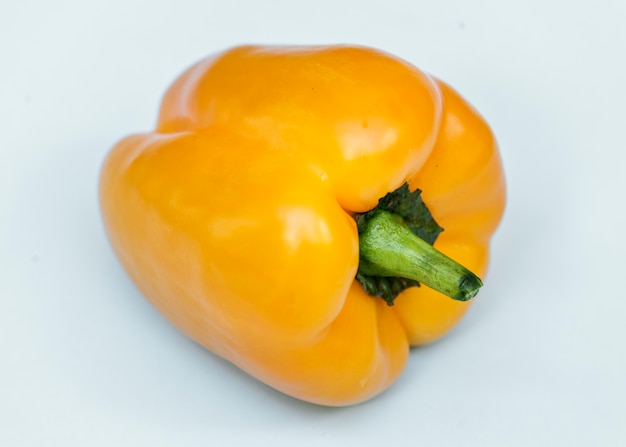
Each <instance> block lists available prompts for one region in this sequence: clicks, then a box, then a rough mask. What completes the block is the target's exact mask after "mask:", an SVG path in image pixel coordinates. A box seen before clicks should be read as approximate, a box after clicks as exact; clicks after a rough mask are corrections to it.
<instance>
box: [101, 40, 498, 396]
mask: <svg viewBox="0 0 626 447" xmlns="http://www.w3.org/2000/svg"><path fill="white" fill-rule="evenodd" d="M407 185H408V187H407ZM100 203H101V210H102V216H103V219H104V223H105V227H106V230H107V234H108V237H109V239H110V242H111V244H112V246H113V248H114V250H115V252H116V254H117V256H118V257H119V259H120V261H121V263H122V264H123V266H124V268H125V269H126V271H127V272H128V274H129V275H130V277H131V278H132V280H133V281H134V283H135V284H136V285H137V287H138V288H139V290H140V291H141V292H142V293H143V294H144V295H145V296H146V297H147V298H148V299H149V300H150V301H151V302H152V304H153V305H154V306H155V307H156V308H157V309H158V310H159V311H160V312H161V313H162V314H163V315H165V316H166V317H167V319H168V320H169V321H171V322H172V323H173V324H174V325H175V326H176V327H178V328H179V329H180V330H181V331H182V332H184V333H185V334H186V335H188V336H189V337H190V338H192V339H193V340H195V341H197V342H198V343H200V344H201V345H203V346H204V347H206V348H207V349H209V350H210V351H212V352H214V353H215V354H217V355H219V356H221V357H224V358H226V359H228V360H229V361H231V362H232V363H234V364H235V365H237V366H238V367H240V368H241V369H243V370H244V371H246V372H248V373H249V374H251V375H252V376H254V377H256V378H258V379H259V380H261V381H263V382H265V383H266V384H268V385H270V386H272V387H274V388H276V389H278V390H280V391H282V392H284V393H286V394H288V395H291V396H294V397H296V398H299V399H303V400H306V401H309V402H314V403H318V404H323V405H331V406H341V405H350V404H355V403H358V402H362V401H364V400H367V399H369V398H371V397H373V396H375V395H377V394H378V393H380V392H382V391H383V390H385V389H386V388H387V387H389V386H390V385H391V384H392V383H393V382H394V381H395V380H396V378H397V377H398V376H399V374H400V373H401V371H402V369H403V367H404V365H405V363H406V361H407V356H408V353H409V348H410V346H415V345H421V344H425V343H429V342H432V341H433V340H436V339H438V338H439V337H441V336H443V335H444V334H446V333H447V332H448V331H449V330H450V329H451V328H452V327H453V326H454V325H455V324H456V323H457V322H458V321H459V319H460V318H461V317H462V316H463V314H464V313H465V311H466V310H467V308H468V305H469V303H470V301H468V300H469V299H470V298H472V297H473V296H474V295H475V294H476V292H477V291H478V288H479V287H480V285H481V281H480V279H479V278H478V277H477V276H476V275H474V274H473V273H471V272H474V273H475V274H477V275H480V276H482V275H484V274H485V271H486V268H487V263H488V251H489V240H490V237H491V235H492V233H493V232H494V230H495V229H496V227H497V225H498V223H499V221H500V218H501V215H502V212H503V208H504V204H505V187H504V178H503V172H502V166H501V161H500V157H499V154H498V148H497V145H496V142H495V140H494V137H493V135H492V133H491V131H490V129H489V127H488V126H487V124H486V123H485V122H484V120H483V119H482V118H481V117H480V116H479V115H478V114H477V112H476V111H475V110H474V109H472V108H471V107H470V106H469V105H468V104H467V103H466V102H465V101H464V100H463V99H462V98H461V97H460V96H459V95H458V94H457V93H456V92H455V91H454V90H452V89H451V88H450V87H448V86H447V85H446V84H444V83H442V82H441V81H438V80H436V79H433V78H432V77H429V76H427V75H426V74H424V73H422V72H421V71H419V70H418V69H417V68H415V67H413V66H412V65H410V64H408V63H407V62H405V61H403V60H401V59H398V58H396V57H393V56H391V55H388V54H385V53H383V52H380V51H377V50H373V49H369V48H363V47H351V46H330V47H252V46H246V47H238V48H234V49H231V50H229V51H226V52H224V53H222V54H218V55H215V56H213V57H209V58H207V59H205V60H202V61H201V62H199V63H197V64H196V65H194V66H192V67H191V68H189V69H188V70H187V71H185V72H184V73H183V74H182V75H181V76H180V77H179V78H178V79H177V80H176V81H175V82H174V84H173V85H172V86H171V88H170V89H169V90H168V91H167V93H166V94H165V97H164V100H163V103H162V106H161V110H160V115H159V118H158V123H157V126H156V129H155V131H153V132H149V133H143V134H137V135H132V136H129V137H127V138H125V139H123V140H122V141H121V142H119V143H118V144H117V145H116V146H115V147H114V148H113V149H112V150H111V152H110V153H109V154H108V156H107V158H106V160H105V162H104V165H103V169H102V172H101V178H100ZM442 228H443V229H444V230H443V231H442ZM433 243H434V245H431V244H433ZM468 269H469V270H468ZM446 295H448V296H446ZM450 297H451V298H453V299H451V298H450ZM381 298H382V299H381Z"/></svg>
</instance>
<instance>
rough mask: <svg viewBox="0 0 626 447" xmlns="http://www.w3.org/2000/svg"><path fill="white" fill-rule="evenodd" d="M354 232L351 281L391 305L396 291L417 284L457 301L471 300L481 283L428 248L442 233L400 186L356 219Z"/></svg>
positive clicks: (416, 195)
mask: <svg viewBox="0 0 626 447" xmlns="http://www.w3.org/2000/svg"><path fill="white" fill-rule="evenodd" d="M355 220H356V222H357V226H358V231H359V250H360V256H359V269H358V271H357V275H356V279H357V280H358V281H359V282H360V283H361V285H362V286H363V289H364V290H365V291H366V292H367V293H368V294H370V295H373V296H378V297H380V298H382V299H384V300H385V302H387V304H389V305H390V306H391V305H393V301H394V300H395V298H396V297H397V296H398V294H399V293H400V292H402V291H403V290H405V289H407V288H408V287H419V286H420V283H422V284H424V285H425V286H428V287H430V288H432V289H435V290H437V291H439V292H441V293H443V294H444V295H446V296H448V297H450V298H452V299H455V300H459V301H467V300H470V299H472V298H473V297H474V296H475V295H476V294H477V293H478V289H480V287H481V286H482V281H481V280H480V278H478V276H476V275H474V274H473V273H472V272H470V271H469V270H468V269H466V268H465V267H463V266H462V265H461V264H459V263H458V262H456V261H454V260H453V259H450V258H449V257H448V256H446V255H444V254H443V253H441V252H440V251H439V250H437V249H436V248H434V247H433V245H432V244H433V243H434V242H435V240H436V239H437V236H439V234H440V233H441V232H442V231H443V228H441V227H440V226H439V225H438V224H437V222H436V221H435V219H434V218H433V216H432V215H431V213H430V211H429V210H428V208H427V207H426V205H425V204H424V202H423V200H422V198H421V191H420V190H416V191H413V192H411V191H410V190H409V187H408V185H407V184H406V183H405V184H404V185H403V186H402V187H400V188H398V189H397V190H396V191H394V192H391V193H389V194H387V195H386V196H385V197H383V198H382V199H380V201H379V202H378V206H376V208H374V209H373V210H371V211H368V212H366V213H364V214H358V215H356V216H355Z"/></svg>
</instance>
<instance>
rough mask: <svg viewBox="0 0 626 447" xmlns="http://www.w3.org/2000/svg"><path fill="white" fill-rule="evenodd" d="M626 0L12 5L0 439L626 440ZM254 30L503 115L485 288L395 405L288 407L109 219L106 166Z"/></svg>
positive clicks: (5, 33) (386, 399)
mask: <svg viewBox="0 0 626 447" xmlns="http://www.w3.org/2000/svg"><path fill="white" fill-rule="evenodd" d="M625 23H626V2H624V1H623V0H614V1H610V0H604V1H601V0H596V1H594V2H589V1H575V0H574V1H565V0H563V1H556V0H553V1H550V0H525V1H523V2H521V1H520V2H503V1H501V0H492V1H487V0H479V1H471V2H469V1H461V0H459V1H451V0H444V1H440V0H438V1H433V0H428V1H423V0H418V1H416V0H406V1H392V0H387V1H381V2H379V3H378V4H376V3H374V2H366V1H363V0H361V1H343V2H342V1H339V0H315V1H306V2H296V1H287V0H283V1H278V0H276V1H265V2H262V1H256V2H255V1H251V0H250V1H235V0H232V1H231V0H223V1H221V2H217V1H191V0H177V1H155V0H152V1H149V0H108V1H78V0H74V1H62V0H59V1H35V0H22V1H19V2H17V1H8V0H2V3H1V4H0V212H1V216H0V300H1V301H0V306H1V307H0V445H2V446H7V447H12V446H47V447H50V446H143V445H150V446H206V445H246V446H247V445H254V446H281V445H298V446H309V445H311V446H312V445H320V443H322V442H323V443H324V445H328V446H334V445H357V443H359V445H398V446H403V445H421V446H460V445H463V446H555V445H567V446H618V445H626V354H625V353H624V351H626V349H625V348H624V345H625V343H626V322H625V319H626V287H625V286H624V278H625V276H626V272H625V270H626V261H625V259H624V254H625V253H626V243H625V240H624V232H625V231H626V211H625V210H624V209H625V205H626V200H625V199H624V197H625V195H626V175H625V174H624V171H625V169H626V156H625V155H624V153H625V151H626V146H625V141H624V139H625V138H624V136H625V135H626V25H625ZM240 43H291V44H307V43H315V44H323V43H356V44H363V45H370V46H374V47H378V48H381V49H384V50H386V51H389V52H392V53H395V54H397V55H398V56H401V57H403V58H405V59H407V60H409V61H411V62H413V63H414V64H415V65H417V66H419V67H420V68H422V69H423V70H425V71H427V72H430V73H432V74H434V75H436V76H438V77H440V78H442V79H445V80H446V81H448V82H449V83H450V84H452V85H453V86H455V87H456V88H457V89H458V90H459V91H461V92H462V94H463V95H464V96H465V97H466V98H467V99H468V100H470V102H472V103H473V104H474V105H475V106H476V107H477V108H478V109H479V110H480V111H481V112H482V114H483V115H484V116H485V117H486V118H487V120H488V121H489V122H490V123H491V125H492V127H493V129H494V131H495V133H496V135H497V137H498V140H499V142H500V145H501V147H502V155H503V158H504V164H505V169H506V174H507V182H508V190H509V201H508V207H507V211H506V215H505V218H504V221H503V223H502V226H501V227H500V229H499V230H498V232H497V234H496V236H495V238H494V244H493V259H492V264H491V269H490V273H489V276H488V278H487V285H486V287H485V288H484V289H483V291H482V292H481V294H480V295H479V297H478V299H477V300H476V303H475V305H474V307H472V309H471V311H470V312H469V314H468V315H467V317H466V319H465V320H463V322H462V323H461V324H460V325H459V326H458V327H457V329H456V330H455V331H454V332H453V333H452V335H450V336H449V337H447V338H445V339H444V340H442V341H440V342H438V343H435V344H434V345H431V346H428V347H425V348H421V349H415V350H414V351H413V352H412V354H411V358H410V361H409V364H408V366H407V368H406V371H405V372H404V374H403V376H402V377H401V379H400V380H399V381H398V382H397V383H396V384H395V385H394V386H393V387H392V388H391V389H390V390H389V391H388V392H386V393H385V394H383V395H381V396H380V397H379V398H376V399H374V400H372V401H370V402H368V403H365V404H363V405H359V406H356V407H351V408H344V409H328V408H322V407H316V406H312V405H309V404H305V403H302V402H299V401H296V400H294V399H291V398H288V397H285V396H283V395H281V394H279V393H277V392H275V391H273V390H271V389H269V388H267V387H266V386H264V385H261V384H259V383H258V382H256V381H255V380H253V379H251V378H250V377H248V376H247V375H245V374H243V373H241V372H240V371H239V370H237V369H236V368H234V367H232V366H230V365H229V364H228V363H226V362H224V361H222V360H220V359H218V358H216V357H214V356H213V355H211V354H209V353H207V352H206V351H204V350H203V349H201V348H200V347H198V346H197V345H195V344H193V343H192V342H190V341H188V340H187V339H186V338H184V337H183V336H182V335H180V334H179V333H178V332H177V331H176V330H175V329H174V328H172V327H171V326H170V325H169V324H168V323H167V322H166V321H165V320H164V318H162V317H161V316H160V315H159V314H158V313H157V312H156V311H155V310H154V309H153V308H152V307H151V306H150V305H149V304H148V303H147V302H146V301H145V300H144V299H143V298H142V297H141V296H140V295H139V294H138V292H137V291H136V290H135V289H134V288H133V285H132V284H131V283H130V281H129V280H128V279H127V277H126V275H125V274H124V272H123V271H122V269H121V268H120V266H119V264H118V263H117V261H116V259H115V258H114V256H113V254H112V252H111V250H110V248H109V246H108V244H107V241H106V239H105V236H104V233H103V229H102V226H101V223H100V218H99V214H98V213H99V212H98V204H97V197H96V185H97V179H98V171H99V167H100V164H101V161H102V159H103V157H104V156H105V154H106V153H107V151H108V150H109V148H110V147H111V146H112V144H113V143H114V142H115V141H117V140H118V139H119V138H121V137H122V136H124V135H126V134H128V133H132V132H136V131H144V130H149V129H150V128H151V126H152V125H153V124H154V121H155V117H156V112H157V107H158V104H159V101H160V99H161V95H162V94H163V92H164V90H165V88H166V87H167V86H168V85H169V83H170V82H171V81H172V80H173V79H174V78H175V77H176V76H177V75H178V74H179V73H180V72H181V71H182V70H183V69H184V68H185V67H187V66H188V65H190V64H191V63H193V62H194V61H196V60H198V59H200V58H202V57H203V56H205V55H207V54H209V53H212V52H215V51H219V50H222V49H224V48H226V47H230V46H233V45H236V44H240Z"/></svg>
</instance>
